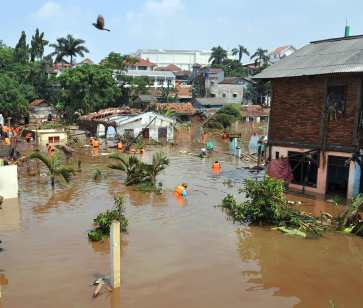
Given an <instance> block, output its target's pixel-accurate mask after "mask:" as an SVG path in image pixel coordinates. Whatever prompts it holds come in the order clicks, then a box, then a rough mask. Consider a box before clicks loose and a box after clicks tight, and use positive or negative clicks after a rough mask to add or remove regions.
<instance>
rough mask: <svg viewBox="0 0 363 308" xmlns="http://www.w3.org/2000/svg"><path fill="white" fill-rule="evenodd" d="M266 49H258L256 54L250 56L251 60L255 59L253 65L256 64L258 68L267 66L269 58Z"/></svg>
mask: <svg viewBox="0 0 363 308" xmlns="http://www.w3.org/2000/svg"><path fill="white" fill-rule="evenodd" d="M267 52H268V51H267V49H262V48H258V49H257V50H256V52H255V53H254V54H253V55H252V56H251V59H255V63H256V64H257V63H258V66H260V67H261V66H262V65H267V64H268V62H269V61H270V58H269V56H268V55H267Z"/></svg>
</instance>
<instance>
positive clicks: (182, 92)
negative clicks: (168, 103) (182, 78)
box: [175, 85, 192, 98]
mask: <svg viewBox="0 0 363 308" xmlns="http://www.w3.org/2000/svg"><path fill="white" fill-rule="evenodd" d="M175 90H176V93H177V94H178V97H179V98H192V86H182V85H177V86H176V87H175Z"/></svg>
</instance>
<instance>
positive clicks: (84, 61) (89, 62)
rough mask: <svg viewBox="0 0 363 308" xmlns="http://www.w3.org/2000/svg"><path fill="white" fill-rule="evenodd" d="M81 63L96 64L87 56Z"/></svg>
mask: <svg viewBox="0 0 363 308" xmlns="http://www.w3.org/2000/svg"><path fill="white" fill-rule="evenodd" d="M81 64H94V62H93V61H92V60H91V59H90V58H86V59H84V60H83V61H81Z"/></svg>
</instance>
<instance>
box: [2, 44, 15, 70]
mask: <svg viewBox="0 0 363 308" xmlns="http://www.w3.org/2000/svg"><path fill="white" fill-rule="evenodd" d="M14 60H15V57H14V49H13V48H10V47H8V46H6V45H5V44H4V43H3V42H2V41H0V69H1V70H2V71H5V70H6V69H7V68H8V67H9V65H11V64H12V63H14Z"/></svg>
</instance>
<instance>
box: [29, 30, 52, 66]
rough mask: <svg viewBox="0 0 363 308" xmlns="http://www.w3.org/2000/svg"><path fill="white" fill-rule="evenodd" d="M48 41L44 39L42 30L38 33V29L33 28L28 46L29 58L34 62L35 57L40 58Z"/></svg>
mask: <svg viewBox="0 0 363 308" xmlns="http://www.w3.org/2000/svg"><path fill="white" fill-rule="evenodd" d="M48 43H49V42H48V41H47V40H46V39H44V32H42V33H40V32H39V29H38V28H37V29H36V30H35V34H34V35H33V36H32V40H31V47H30V59H31V61H32V62H34V61H35V60H36V59H37V60H41V59H42V58H43V55H44V47H45V46H47V45H48Z"/></svg>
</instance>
